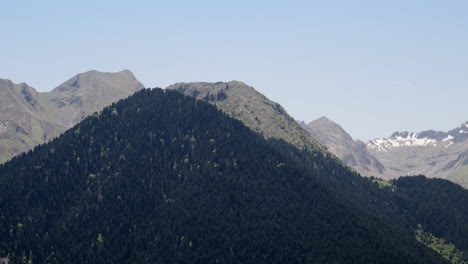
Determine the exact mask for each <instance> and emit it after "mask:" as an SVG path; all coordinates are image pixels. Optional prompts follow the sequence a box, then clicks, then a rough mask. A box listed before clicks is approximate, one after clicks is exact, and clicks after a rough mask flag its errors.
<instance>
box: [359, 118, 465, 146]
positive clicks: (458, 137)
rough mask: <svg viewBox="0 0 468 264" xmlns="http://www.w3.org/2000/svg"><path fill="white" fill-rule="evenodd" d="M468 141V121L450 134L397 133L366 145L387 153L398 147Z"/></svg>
mask: <svg viewBox="0 0 468 264" xmlns="http://www.w3.org/2000/svg"><path fill="white" fill-rule="evenodd" d="M465 140H468V121H467V122H465V123H463V124H461V125H459V126H458V127H457V128H455V129H452V130H450V131H449V132H442V131H434V130H427V131H423V132H420V133H412V132H395V133H393V134H392V135H391V136H390V137H389V138H377V139H373V140H370V141H368V142H367V143H366V145H367V148H368V149H372V150H377V151H383V152H387V151H388V150H390V149H392V148H397V147H414V146H433V147H435V146H437V145H440V146H445V147H449V146H451V145H453V144H454V143H457V142H463V141H465Z"/></svg>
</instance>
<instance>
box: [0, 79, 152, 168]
mask: <svg viewBox="0 0 468 264" xmlns="http://www.w3.org/2000/svg"><path fill="white" fill-rule="evenodd" d="M143 88H144V87H143V85H142V84H141V83H140V82H139V81H138V80H137V79H136V78H135V76H134V75H133V74H132V73H131V72H130V71H128V70H123V71H120V72H116V73H104V72H98V71H88V72H85V73H80V74H78V75H76V76H74V77H73V78H71V79H70V80H68V81H66V82H64V83H63V84H61V85H59V86H58V87H57V88H55V89H53V90H52V91H51V92H44V93H41V92H37V91H36V90H35V89H34V88H33V87H30V86H28V85H27V84H25V83H20V84H15V83H13V82H12V81H10V80H5V79H0V163H1V162H4V161H6V160H8V159H10V158H11V157H13V156H15V155H18V154H19V153H22V152H25V151H27V150H30V149H32V148H33V147H34V146H36V145H38V144H41V143H44V142H47V141H49V140H51V139H53V138H55V137H56V136H58V135H59V134H61V133H62V132H64V131H65V130H66V129H68V128H70V127H72V126H73V125H75V124H76V123H78V122H79V121H81V120H82V119H83V118H84V117H86V116H88V115H90V114H92V113H94V112H96V111H99V110H101V109H102V108H104V107H105V106H107V105H109V104H111V103H112V102H115V101H117V100H119V99H122V98H125V97H127V96H129V95H131V94H133V93H134V92H135V91H138V90H141V89H143Z"/></svg>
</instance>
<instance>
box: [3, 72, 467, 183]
mask: <svg viewBox="0 0 468 264" xmlns="http://www.w3.org/2000/svg"><path fill="white" fill-rule="evenodd" d="M141 89H143V85H142V84H141V83H140V82H139V81H138V80H137V79H136V78H135V76H134V75H133V74H132V73H131V72H130V71H128V70H124V71H121V72H116V73H103V72H98V71H89V72H85V73H81V74H78V75H76V76H74V77H73V78H71V79H69V80H68V81H66V82H64V83H63V84H61V85H59V86H58V87H56V88H55V89H53V90H52V91H51V92H48V93H39V92H37V91H36V90H35V89H34V88H32V87H30V86H28V85H27V84H25V83H21V84H15V83H13V82H11V81H10V80H4V79H0V95H1V96H0V162H4V161H6V160H8V159H9V158H11V157H13V156H15V155H17V154H19V153H22V152H25V151H27V150H30V149H32V148H33V147H34V146H36V145H38V144H41V143H44V142H47V141H49V140H51V139H53V138H55V137H56V136H57V135H59V134H61V133H62V132H64V131H65V130H66V129H68V128H70V127H72V126H73V125H75V124H76V123H78V122H79V121H81V120H82V119H83V118H84V117H86V116H87V115H90V114H92V113H94V112H96V111H99V110H101V109H102V108H103V107H105V106H107V105H109V104H111V103H112V102H115V101H117V100H119V99H122V98H125V97H127V96H129V95H131V94H133V93H134V92H135V91H138V90H141ZM167 89H173V90H177V91H179V92H181V93H183V94H185V95H189V96H192V97H195V98H197V99H201V100H205V101H207V102H209V103H211V104H214V105H215V106H217V107H218V108H219V109H221V110H223V111H224V112H225V113H227V114H228V115H230V116H231V117H234V118H236V119H238V120H241V121H242V122H243V123H244V124H245V125H247V126H248V127H249V128H251V129H252V130H253V131H255V132H257V133H260V134H262V135H263V136H264V137H265V138H267V139H268V138H274V139H283V140H285V141H286V142H288V143H291V144H293V145H295V146H296V147H298V148H300V149H309V150H314V149H323V147H322V145H323V146H326V147H327V148H328V150H329V151H330V152H331V153H333V154H334V155H336V156H337V157H338V158H340V159H341V160H342V161H343V162H344V163H345V164H347V165H348V166H350V167H352V168H354V169H355V170H356V171H357V172H359V173H360V174H361V175H363V176H375V177H379V178H383V179H393V178H398V177H400V176H404V175H416V174H424V175H427V176H428V177H438V178H445V179H448V180H451V181H454V182H456V183H459V184H461V185H462V186H464V187H465V188H466V187H468V122H466V123H464V124H462V125H460V126H458V127H457V128H455V129H453V130H450V131H448V132H441V131H432V130H430V131H424V132H420V133H410V132H396V133H394V134H392V135H391V136H390V137H389V138H381V139H374V140H371V141H369V142H362V141H360V140H355V139H353V138H352V137H351V136H350V135H349V134H348V133H347V132H346V131H345V130H344V129H343V128H342V127H340V126H339V125H338V124H336V123H335V122H333V121H331V120H328V119H327V118H325V117H323V118H319V119H318V120H315V121H313V122H310V123H309V124H304V123H300V124H298V123H297V122H296V121H295V120H294V119H293V118H292V117H291V116H289V115H288V114H287V112H286V111H285V109H284V108H283V107H282V106H281V105H279V104H278V103H275V102H272V101H271V100H269V99H268V98H267V97H265V96H264V95H262V94H260V93H259V92H257V91H256V90H255V89H254V88H252V87H250V86H248V85H246V84H244V83H242V82H238V81H232V82H218V83H203V82H199V83H177V84H174V85H171V86H169V87H168V88H167ZM311 136H312V137H311Z"/></svg>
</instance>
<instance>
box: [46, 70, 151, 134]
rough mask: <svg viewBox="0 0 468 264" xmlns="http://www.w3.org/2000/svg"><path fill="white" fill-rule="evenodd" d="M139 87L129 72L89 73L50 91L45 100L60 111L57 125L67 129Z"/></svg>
mask: <svg viewBox="0 0 468 264" xmlns="http://www.w3.org/2000/svg"><path fill="white" fill-rule="evenodd" d="M143 88H144V86H143V84H141V83H140V82H139V81H138V80H137V79H136V78H135V76H134V75H133V73H132V72H130V71H129V70H123V71H120V72H99V71H96V70H91V71H87V72H84V73H80V74H77V75H75V76H74V77H72V78H71V79H69V80H67V81H65V82H64V83H62V84H61V85H59V86H58V87H57V88H55V89H53V90H52V91H51V92H50V94H49V99H50V101H52V102H53V103H54V106H55V107H56V108H57V109H60V111H58V112H59V115H58V117H57V122H58V123H59V124H60V125H62V126H64V127H67V128H68V127H71V126H72V125H73V124H76V123H77V122H79V121H80V120H81V119H83V118H84V117H85V116H87V115H89V114H92V113H93V112H96V111H99V110H101V109H102V107H103V106H106V105H109V104H111V103H112V102H115V101H117V100H119V99H122V98H125V97H127V96H129V95H131V94H133V93H134V92H136V91H138V90H141V89H143Z"/></svg>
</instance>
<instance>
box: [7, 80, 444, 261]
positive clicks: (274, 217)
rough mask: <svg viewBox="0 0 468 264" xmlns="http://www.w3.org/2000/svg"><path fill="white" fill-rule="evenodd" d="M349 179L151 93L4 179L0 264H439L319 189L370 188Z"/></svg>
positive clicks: (319, 158)
mask: <svg viewBox="0 0 468 264" xmlns="http://www.w3.org/2000/svg"><path fill="white" fill-rule="evenodd" d="M302 159H304V160H307V161H308V162H304V164H301V163H302ZM313 167H315V168H313ZM354 176H356V177H358V176H357V175H355V174H353V173H352V172H350V171H349V170H348V169H347V168H345V167H343V166H341V163H339V162H338V161H337V160H335V159H331V158H330V157H328V156H327V155H326V153H324V152H322V151H321V150H316V151H311V150H308V149H305V150H302V151H300V150H298V149H297V148H295V147H293V146H291V145H289V144H287V143H286V142H284V141H282V140H270V141H266V140H265V139H264V138H263V137H261V136H260V135H258V134H256V133H254V132H252V131H251V130H250V129H248V128H247V127H245V126H244V125H243V124H242V123H241V122H239V121H237V120H234V119H232V118H229V117H228V116H227V115H226V114H224V113H222V112H220V111H219V110H217V109H216V108H215V107H213V106H211V105H209V104H207V103H205V102H202V101H196V100H195V99H193V98H190V97H186V96H183V95H181V94H180V93H177V92H175V91H164V90H161V89H152V90H151V89H146V90H142V91H139V92H137V93H136V94H135V95H133V96H131V97H130V98H128V99H126V100H122V101H120V102H118V103H115V104H112V106H110V107H107V108H105V109H104V110H103V111H102V112H101V113H99V114H95V115H92V116H90V117H88V118H86V119H85V120H83V121H82V122H81V123H79V124H78V125H76V126H74V127H73V128H72V129H70V130H68V131H67V132H65V133H64V134H63V135H61V136H60V137H59V138H57V139H55V140H53V141H52V142H50V143H48V144H45V145H41V146H37V147H35V148H34V151H32V152H29V153H27V154H21V155H20V156H18V157H15V158H13V159H12V160H11V161H9V162H7V163H5V164H2V165H0V194H1V195H0V208H1V210H0V227H1V228H0V232H1V236H0V254H1V255H0V257H7V258H8V259H9V260H10V261H11V263H445V261H444V260H443V259H442V258H441V257H440V256H439V255H437V254H436V253H435V252H434V251H432V250H430V249H428V248H426V247H425V246H423V245H422V244H421V243H419V242H417V241H416V240H415V239H413V238H412V236H413V234H411V235H408V234H405V233H403V230H399V229H396V228H390V227H389V226H388V225H385V224H384V223H382V221H381V220H379V219H378V218H376V217H374V216H372V215H370V214H368V213H367V212H365V211H363V210H360V209H358V208H356V207H355V206H354V205H353V204H352V203H349V202H348V201H347V200H348V199H343V198H344V196H340V195H338V194H337V192H336V190H339V189H340V188H336V189H335V190H331V189H330V188H329V187H326V186H327V185H328V186H330V184H329V182H325V180H326V179H330V180H331V181H333V179H336V180H339V179H340V177H343V178H346V177H348V179H351V180H353V179H360V180H361V181H367V180H366V179H363V178H353V177H354ZM340 184H342V185H346V184H347V183H346V182H343V183H340ZM371 186H374V187H375V188H371V190H381V189H380V188H379V187H378V186H377V184H372V185H371ZM398 186H400V185H398ZM398 186H397V189H403V187H398ZM402 186H403V185H402ZM405 190H407V193H406V194H407V195H411V193H412V191H413V190H412V189H411V188H407V189H405ZM356 191H360V190H356ZM381 193H385V194H386V193H391V191H387V190H384V191H381ZM416 193H419V192H418V191H417V190H416ZM364 198H366V197H364ZM422 224H424V223H422ZM425 227H426V226H423V228H425ZM448 228H450V227H448Z"/></svg>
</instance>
